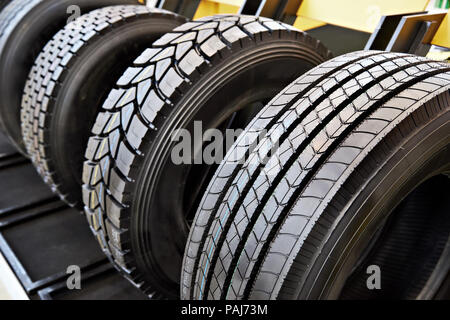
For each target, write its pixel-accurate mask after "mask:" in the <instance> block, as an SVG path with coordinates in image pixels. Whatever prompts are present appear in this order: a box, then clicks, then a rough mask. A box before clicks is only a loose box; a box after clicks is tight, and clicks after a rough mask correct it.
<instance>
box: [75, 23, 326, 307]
mask: <svg viewBox="0 0 450 320" xmlns="http://www.w3.org/2000/svg"><path fill="white" fill-rule="evenodd" d="M329 57H330V53H329V51H328V50H327V49H325V48H324V47H323V46H322V45H321V44H320V43H319V42H318V41H316V40H314V39H312V38H311V37H309V36H307V35H306V34H304V33H302V32H300V31H298V30H296V29H293V28H291V27H289V26H287V25H284V24H281V23H278V22H275V21H272V20H270V19H265V18H255V17H250V16H233V15H225V16H214V17H207V18H203V19H200V20H197V21H194V22H189V23H187V24H184V25H182V26H181V27H178V28H177V29H175V30H174V31H173V32H172V33H168V34H166V35H165V36H163V37H162V38H161V39H159V40H158V41H157V42H156V43H154V45H153V47H152V48H149V49H148V50H146V51H144V52H143V53H142V55H141V56H140V57H139V58H138V59H137V60H136V61H135V63H134V64H133V66H132V67H130V69H129V70H128V71H127V72H125V74H124V75H123V76H122V78H121V79H120V80H119V81H118V83H117V85H116V86H115V88H114V89H113V90H112V91H111V93H110V95H109V97H108V99H107V100H106V102H105V103H104V105H103V110H102V112H100V113H99V115H98V117H97V120H96V123H95V125H94V127H93V131H92V132H93V136H92V137H91V138H90V139H89V144H88V149H87V151H86V157H87V159H88V160H87V161H86V162H85V166H84V171H83V181H84V183H85V185H84V188H83V199H84V203H85V211H86V214H87V217H88V221H89V223H90V224H91V226H92V229H93V230H95V234H96V236H97V238H98V240H99V243H100V245H101V246H102V248H103V250H105V251H106V252H109V256H110V258H111V259H112V261H113V262H114V263H115V264H116V265H117V266H118V268H120V269H121V270H122V271H123V273H124V274H125V275H126V277H127V278H128V279H130V280H131V281H133V282H134V283H135V284H136V285H138V286H140V288H142V290H144V292H146V293H148V294H150V295H152V296H153V297H157V296H161V295H163V296H165V297H168V298H177V297H179V283H180V278H179V277H180V271H181V262H182V257H183V252H184V248H185V244H186V239H187V235H188V232H189V221H188V220H189V213H190V212H193V213H195V211H194V210H195V207H196V205H197V202H198V201H199V198H198V196H199V195H201V194H202V192H203V189H204V188H206V181H207V180H208V179H209V172H210V171H211V170H212V169H214V168H215V167H214V165H213V164H212V165H190V164H189V163H194V162H193V161H194V160H193V159H194V158H196V156H197V155H198V154H199V153H200V154H201V152H202V150H203V149H202V148H200V150H199V149H196V151H197V154H192V157H191V158H190V159H189V161H186V162H185V163H184V164H180V165H176V164H175V163H174V162H173V161H171V157H170V155H171V150H173V148H174V145H175V143H174V142H173V141H172V139H171V137H173V134H174V133H175V132H176V130H177V129H186V130H189V132H191V133H192V132H193V130H194V129H193V126H194V122H195V121H202V123H203V127H204V129H205V130H206V129H208V128H223V124H224V123H227V119H230V118H231V117H232V115H233V114H234V117H233V119H234V120H235V121H232V123H231V125H230V126H231V127H237V128H239V127H241V128H242V127H244V126H245V123H246V122H247V121H248V118H249V117H251V116H252V112H254V110H253V109H252V107H251V106H254V109H258V106H257V104H258V103H260V102H261V101H265V100H267V101H268V100H270V99H271V98H272V97H273V96H274V95H275V94H276V93H277V92H278V91H279V90H280V89H281V88H282V87H283V86H285V85H286V83H289V82H290V81H292V79H295V78H296V77H297V76H298V74H301V73H303V72H305V71H307V70H309V69H311V68H312V67H314V66H315V65H318V64H320V63H321V62H323V61H325V60H326V59H328V58H329ZM144 74H145V76H142V75H144ZM139 77H140V79H139ZM133 79H138V80H133ZM136 90H137V98H135V92H136ZM131 100H134V101H135V104H137V106H138V107H137V108H133V107H130V106H129V105H127V104H128V103H129V102H130V101H131ZM236 102H239V103H236ZM262 105H263V104H261V107H262ZM244 106H250V107H249V108H244ZM119 117H121V118H122V119H126V121H122V124H120V123H119V122H118V121H117V119H118V118H119ZM212 172H213V171H212ZM169 194H170V196H168V195H169ZM193 209H194V210H193Z"/></svg>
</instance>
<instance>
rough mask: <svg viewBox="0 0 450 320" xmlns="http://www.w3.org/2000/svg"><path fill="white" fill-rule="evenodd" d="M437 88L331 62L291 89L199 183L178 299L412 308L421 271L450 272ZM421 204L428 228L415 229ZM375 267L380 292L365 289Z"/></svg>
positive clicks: (431, 80)
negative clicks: (361, 300) (364, 302)
mask: <svg viewBox="0 0 450 320" xmlns="http://www.w3.org/2000/svg"><path fill="white" fill-rule="evenodd" d="M449 88H450V65H448V64H446V63H438V62H432V61H429V60H427V59H425V58H420V57H415V56H412V55H407V54H399V53H385V52H375V51H366V52H356V53H350V54H347V55H344V56H340V57H337V58H335V59H333V60H330V61H328V62H326V63H324V64H322V65H320V66H319V67H317V68H315V69H313V70H311V71H310V72H308V73H306V74H305V75H303V76H302V77H300V78H299V79H297V80H296V81H295V82H293V83H292V84H291V85H289V86H288V87H287V88H286V89H284V90H283V91H282V93H280V94H279V95H278V96H277V97H276V98H275V99H274V100H273V101H272V102H271V103H270V104H269V105H267V106H266V107H265V108H264V109H263V110H262V111H261V113H260V114H259V115H258V116H257V117H256V118H255V119H254V120H253V121H252V122H251V124H250V125H249V126H248V127H247V128H246V129H245V132H244V133H243V134H242V135H241V136H240V138H239V140H238V141H237V142H236V143H235V144H234V145H233V147H232V148H231V150H230V151H229V153H228V156H227V157H226V158H225V159H224V161H223V162H222V164H221V165H220V167H219V168H218V170H217V171H216V173H215V175H214V177H213V178H212V179H211V182H210V185H209V187H208V188H207V191H206V192H205V194H204V197H203V199H202V201H201V204H200V206H199V210H198V211H197V213H196V215H195V219H194V222H193V226H192V228H191V232H190V235H189V240H188V245H187V247H186V253H185V257H184V262H183V272H182V279H183V283H182V285H181V297H182V298H183V299H231V300H233V299H262V300H266V299H337V298H351V299H356V298H358V297H365V298H368V299H369V298H376V297H384V298H398V299H401V298H405V299H407V298H416V297H419V296H420V295H421V294H422V295H423V294H424V293H425V291H426V290H428V289H430V287H428V286H427V285H425V282H426V281H427V279H431V276H430V275H431V274H432V273H433V270H435V269H436V268H437V266H441V267H440V268H441V269H439V270H437V272H435V275H436V277H437V278H439V277H438V276H437V275H440V276H442V275H443V274H444V275H445V274H446V273H445V268H447V270H448V267H449V264H448V261H447V262H445V261H444V260H445V258H448V256H449V255H448V254H447V255H446V254H445V252H444V248H445V246H446V243H447V244H448V239H449V234H450V224H449V215H448V212H449V202H448V197H444V194H445V193H447V194H448V190H449V187H450V185H449V181H448V180H449V179H448V178H447V177H446V176H444V175H441V174H443V173H445V172H448V171H449V170H450V161H449V159H450V122H449V120H450V94H449ZM430 179H431V180H432V181H431V182H428V183H431V185H433V188H432V189H430V190H433V192H429V193H428V195H425V193H426V190H427V189H428V188H429V187H430V184H428V187H425V188H424V187H423V186H421V185H422V183H425V182H426V181H428V180H430ZM424 181H425V182H424ZM415 192H417V195H419V196H416V197H414V196H413V197H412V198H411V197H407V195H408V194H414V193H415ZM433 194H434V195H433ZM445 198H447V199H445ZM402 200H403V201H404V202H403V203H402V204H400V203H401V202H402ZM414 201H416V202H415V204H414ZM405 202H406V203H405ZM399 204H400V205H399ZM425 204H428V205H430V206H431V208H430V209H431V210H433V211H432V212H433V213H434V214H433V216H428V215H425V218H424V217H423V216H424V213H426V210H425V212H424V211H423V210H420V209H421V208H422V209H423V208H426V207H425ZM402 208H403V209H402ZM394 209H395V210H394ZM430 214H431V212H430ZM424 220H426V221H428V222H427V223H420V222H421V221H422V222H424ZM386 221H387V222H386ZM371 243H372V245H371V246H370V244H371ZM389 250H391V251H389ZM392 252H393V253H394V257H393V254H392ZM443 252H444V253H443ZM396 255H397V257H395V256H396ZM400 256H401V257H402V258H398V257H400ZM439 259H441V260H439ZM442 259H443V260H442ZM447 260H448V259H447ZM374 261H375V262H377V263H378V265H380V266H382V269H381V270H382V279H383V280H382V283H383V286H382V289H384V290H373V291H370V290H367V287H366V279H367V277H368V275H367V274H366V268H367V267H368V266H369V265H372V264H377V263H373V262H374ZM438 261H441V262H439V263H438ZM369 262H372V263H369ZM408 263H411V265H408ZM442 266H443V267H442ZM353 269H356V271H355V272H354V274H353V275H352V276H351V277H350V274H351V271H352V270H353ZM443 270H444V272H442V271H443ZM399 271H400V273H402V272H404V273H405V274H403V275H402V276H401V277H397V278H396V276H397V273H398V272H399ZM396 272H397V273H396ZM406 275H407V276H411V277H410V278H408V277H407V276H406ZM347 278H349V282H347V283H346V279H347ZM400 278H401V279H403V280H401V281H403V282H401V283H400V281H398V282H396V280H392V279H397V280H398V279H400ZM352 279H353V280H352ZM389 279H391V280H389ZM411 279H415V280H417V282H415V283H414V285H417V288H411V287H408V285H411V283H412V282H411V281H412V280H411ZM361 280H362V281H361ZM437 282H439V281H437ZM437 282H436V283H437ZM396 285H401V289H400V287H398V288H399V289H398V290H397V289H393V288H395V286H396ZM358 286H359V287H358ZM436 287H437V286H435V287H434V288H436ZM343 288H345V290H344V289H343ZM402 290H403V291H402ZM368 291H370V292H368ZM375 292H376V293H375ZM341 293H342V295H340V294H341ZM355 293H359V294H355Z"/></svg>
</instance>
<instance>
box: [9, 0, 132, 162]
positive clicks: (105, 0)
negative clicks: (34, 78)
mask: <svg viewBox="0 0 450 320" xmlns="http://www.w3.org/2000/svg"><path fill="white" fill-rule="evenodd" d="M116 4H138V0H45V1H44V0H14V1H11V2H10V3H9V5H7V6H6V7H5V8H4V9H3V10H2V12H1V13H0V96H1V97H2V98H1V99H0V129H1V130H2V131H3V132H5V133H7V135H8V137H9V139H10V140H11V142H12V143H13V144H14V145H15V146H16V147H17V148H18V150H19V151H21V152H22V153H23V154H26V151H25V146H24V144H23V142H22V135H21V129H20V103H21V98H22V93H23V88H24V85H25V82H26V80H27V76H28V73H29V72H30V69H31V67H32V66H33V63H34V60H35V59H36V57H37V56H38V54H39V52H40V51H41V50H42V48H43V47H44V46H45V44H46V43H47V42H48V41H49V40H50V39H51V38H52V37H53V35H54V34H55V33H56V32H58V31H59V30H60V29H61V28H63V27H64V25H65V24H66V22H67V21H68V19H69V18H70V17H71V15H72V13H68V12H73V11H70V10H69V9H71V8H74V7H73V6H78V7H79V8H80V9H81V12H87V11H90V10H94V9H97V8H100V7H104V6H108V5H116Z"/></svg>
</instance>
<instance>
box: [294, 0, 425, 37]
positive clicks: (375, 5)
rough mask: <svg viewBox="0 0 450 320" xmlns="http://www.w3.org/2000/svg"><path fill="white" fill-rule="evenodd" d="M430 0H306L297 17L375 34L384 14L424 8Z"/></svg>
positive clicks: (415, 10)
mask: <svg viewBox="0 0 450 320" xmlns="http://www.w3.org/2000/svg"><path fill="white" fill-rule="evenodd" d="M428 2H429V0H357V1H356V0H304V1H303V2H302V4H301V6H300V8H299V10H298V12H297V16H302V17H306V18H310V19H315V20H319V21H323V22H326V23H330V24H334V25H337V26H341V27H346V28H350V29H356V30H360V31H365V32H370V33H372V32H373V31H374V30H375V28H376V27H377V25H378V22H379V21H380V18H381V16H385V15H393V14H401V13H411V12H417V11H424V10H425V9H426V7H427V5H428Z"/></svg>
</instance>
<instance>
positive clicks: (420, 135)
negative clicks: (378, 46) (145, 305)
mask: <svg viewBox="0 0 450 320" xmlns="http://www.w3.org/2000/svg"><path fill="white" fill-rule="evenodd" d="M73 5H75V6H76V7H77V8H80V9H81V12H82V13H83V15H81V16H79V17H77V18H76V19H74V20H73V21H71V22H70V23H68V22H67V19H68V13H67V12H68V11H67V8H68V7H69V6H73ZM1 6H2V7H3V8H2V11H1V14H0V124H1V128H2V131H3V132H5V133H6V134H7V135H8V137H9V138H10V140H11V142H12V143H13V144H14V145H15V146H16V147H17V148H18V150H20V151H21V152H22V153H23V154H24V155H26V156H27V157H29V158H30V159H31V160H32V162H33V164H34V165H35V167H36V169H37V171H38V172H39V174H40V175H41V176H42V178H43V179H44V180H45V182H46V183H47V184H48V185H49V186H50V187H51V188H52V190H53V191H54V192H56V193H57V194H59V195H60V197H61V198H62V199H63V200H65V201H66V202H67V203H68V204H70V205H71V206H73V207H75V208H77V209H79V210H80V211H84V213H85V215H86V217H87V220H88V222H89V224H90V227H91V229H92V231H93V233H94V235H95V237H96V238H97V240H98V242H99V244H100V246H101V248H102V249H103V251H104V252H105V254H106V255H107V256H108V257H109V259H110V261H111V262H112V263H113V264H114V265H115V266H116V267H117V269H118V270H119V271H120V272H121V273H122V274H123V275H124V276H125V277H126V278H128V279H129V280H130V281H132V282H133V283H134V284H135V285H136V286H138V287H139V288H141V289H142V290H143V291H144V292H145V293H146V294H148V295H149V296H151V297H153V298H171V299H176V298H179V297H180V295H181V298H183V299H317V298H331V299H334V298H347V299H352V298H368V299H369V298H377V297H391V298H432V297H434V295H435V294H436V293H437V292H438V291H439V290H440V288H441V287H442V283H443V279H444V278H445V275H446V272H448V268H449V263H448V258H449V257H450V248H449V241H448V240H449V235H450V215H448V213H449V212H450V203H449V199H448V198H449V197H448V194H449V191H450V179H449V178H448V176H447V175H446V174H448V173H449V172H450V149H449V146H450V122H449V120H450V91H449V89H450V65H449V64H446V63H443V62H434V61H430V60H427V59H425V58H421V57H417V56H413V55H410V54H402V53H388V52H375V51H367V52H363V51H361V52H355V53H350V54H346V55H343V56H339V57H337V58H334V59H332V55H331V53H330V52H329V51H328V50H327V49H326V48H325V47H324V46H323V45H322V44H321V43H320V42H319V41H317V40H315V39H313V38H312V37H310V36H308V35H307V34H306V33H304V32H301V31H299V30H297V29H294V28H293V27H291V26H288V25H285V24H283V23H281V22H276V21H273V20H270V19H268V18H263V17H252V16H238V15H220V16H212V17H205V18H202V19H199V20H196V21H187V20H186V19H185V18H184V17H181V16H179V15H176V14H174V13H171V12H167V11H164V10H160V9H151V8H148V7H146V6H143V5H139V4H138V2H137V1H134V0H70V1H69V0H10V1H2V3H1ZM330 59H331V60H330ZM199 121H201V124H202V126H203V129H204V130H207V129H218V130H219V131H220V132H224V131H225V130H228V129H244V130H243V133H242V134H241V135H239V137H237V139H235V141H234V144H233V145H232V146H228V148H227V150H226V151H228V152H227V153H226V155H225V156H222V158H223V159H220V160H222V161H219V163H220V164H204V163H201V162H200V163H197V162H195V161H186V162H182V163H177V164H176V163H174V161H172V160H171V154H172V152H173V149H174V144H175V142H174V141H173V139H171V137H172V135H173V134H174V132H175V131H176V130H178V129H186V130H187V131H188V132H190V133H193V132H194V131H195V124H196V122H199ZM209 138H211V137H209ZM206 140H208V139H206ZM204 142H205V141H200V146H198V145H197V147H194V148H193V152H192V154H190V155H188V156H187V157H188V160H193V159H196V158H197V157H198V156H199V155H200V157H201V155H202V152H203V151H204V147H203V144H204ZM184 156H186V155H184ZM369 265H376V266H379V267H380V268H381V270H383V279H386V280H383V290H368V288H367V286H366V278H367V273H366V270H367V266H369ZM180 287H181V290H180Z"/></svg>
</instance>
